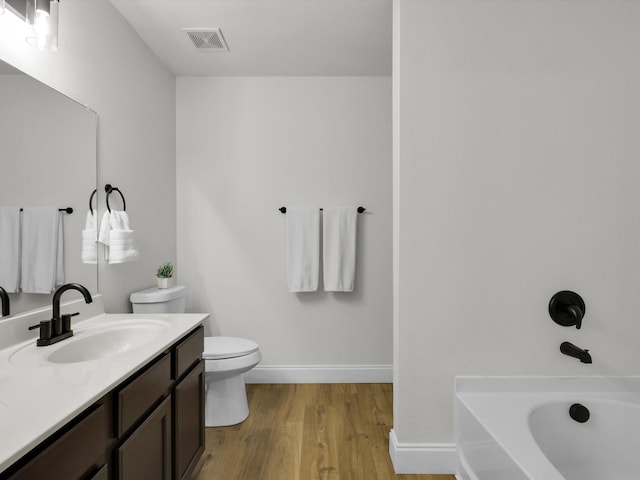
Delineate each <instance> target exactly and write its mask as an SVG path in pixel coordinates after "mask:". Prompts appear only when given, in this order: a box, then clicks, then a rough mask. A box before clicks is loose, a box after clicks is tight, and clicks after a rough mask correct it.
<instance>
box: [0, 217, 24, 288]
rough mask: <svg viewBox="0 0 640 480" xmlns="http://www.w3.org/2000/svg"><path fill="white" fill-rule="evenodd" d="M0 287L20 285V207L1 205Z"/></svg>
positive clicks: (17, 286) (16, 286)
mask: <svg viewBox="0 0 640 480" xmlns="http://www.w3.org/2000/svg"><path fill="white" fill-rule="evenodd" d="M0 287H3V288H4V289H5V290H6V291H7V292H8V293H16V292H17V291H18V288H19V287H20V207H0Z"/></svg>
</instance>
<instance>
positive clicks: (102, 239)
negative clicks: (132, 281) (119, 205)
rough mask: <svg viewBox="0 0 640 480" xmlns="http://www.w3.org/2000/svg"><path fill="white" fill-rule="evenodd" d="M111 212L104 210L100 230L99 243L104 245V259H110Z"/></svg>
mask: <svg viewBox="0 0 640 480" xmlns="http://www.w3.org/2000/svg"><path fill="white" fill-rule="evenodd" d="M110 215H111V212H104V214H103V215H102V220H100V230H98V243H101V244H102V245H104V259H105V261H106V262H108V261H109V235H110V234H111V224H110V222H109V217H110Z"/></svg>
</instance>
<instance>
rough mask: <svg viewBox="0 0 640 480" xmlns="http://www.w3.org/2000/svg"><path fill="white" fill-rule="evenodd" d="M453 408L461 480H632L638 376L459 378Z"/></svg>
mask: <svg viewBox="0 0 640 480" xmlns="http://www.w3.org/2000/svg"><path fill="white" fill-rule="evenodd" d="M574 403H580V404H582V405H584V406H585V407H587V408H588V410H589V412H590V418H589V420H588V421H587V422H585V423H578V422H576V421H575V420H573V419H572V418H571V417H570V416H569V408H570V407H571V405H572V404H574ZM455 409H456V443H457V450H458V478H460V479H462V480H605V479H606V480H637V479H640V377H615V378H612V377H459V378H457V379H456V399H455Z"/></svg>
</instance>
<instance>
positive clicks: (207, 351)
mask: <svg viewBox="0 0 640 480" xmlns="http://www.w3.org/2000/svg"><path fill="white" fill-rule="evenodd" d="M257 351H258V344H257V343H256V342H254V341H253V340H247V339H246V338H238V337H205V339H204V352H203V354H202V358H204V359H205V360H221V359H225V358H237V357H244V356H245V355H250V354H252V353H254V352H257Z"/></svg>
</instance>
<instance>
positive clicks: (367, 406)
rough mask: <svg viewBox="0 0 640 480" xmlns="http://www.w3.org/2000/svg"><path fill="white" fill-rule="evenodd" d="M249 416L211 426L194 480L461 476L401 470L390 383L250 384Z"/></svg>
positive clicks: (434, 479) (446, 479)
mask: <svg viewBox="0 0 640 480" xmlns="http://www.w3.org/2000/svg"><path fill="white" fill-rule="evenodd" d="M247 398H248V401H249V411H250V412H251V413H250V414H249V418H247V420H245V421H244V422H243V423H241V424H240V425H235V426H232V427H218V428H207V429H206V447H205V452H204V454H203V455H202V459H201V460H200V463H199V465H198V467H197V468H196V471H195V473H194V477H193V480H387V479H406V480H409V479H413V480H455V477H454V476H452V475H395V473H394V471H393V466H392V464H391V459H390V458H389V430H390V429H391V427H392V425H393V424H392V412H393V409H392V399H393V392H392V385H391V384H386V383H385V384H362V383H358V384H304V385H303V384H284V385H247Z"/></svg>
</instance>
